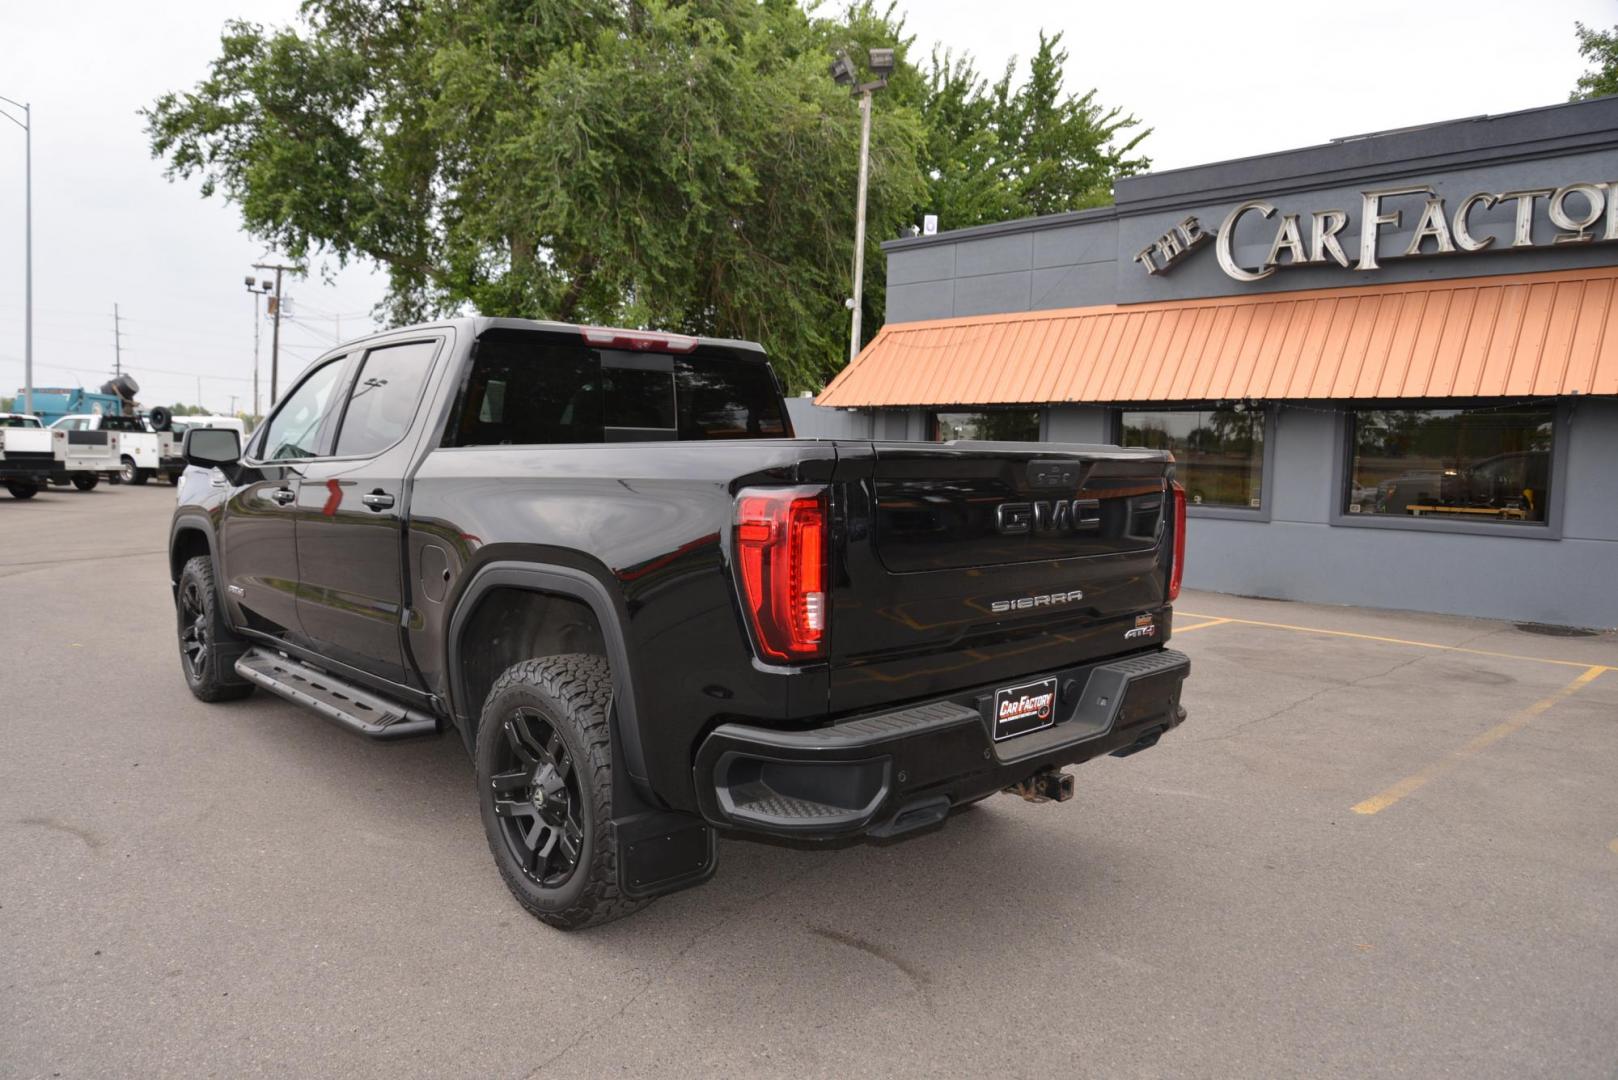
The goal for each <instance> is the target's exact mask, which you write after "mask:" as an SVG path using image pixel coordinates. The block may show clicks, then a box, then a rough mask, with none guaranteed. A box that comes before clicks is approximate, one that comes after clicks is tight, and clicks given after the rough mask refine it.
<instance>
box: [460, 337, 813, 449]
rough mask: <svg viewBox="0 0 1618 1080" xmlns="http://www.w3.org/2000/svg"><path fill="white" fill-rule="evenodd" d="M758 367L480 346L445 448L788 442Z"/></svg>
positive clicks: (614, 352)
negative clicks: (745, 441)
mask: <svg viewBox="0 0 1618 1080" xmlns="http://www.w3.org/2000/svg"><path fill="white" fill-rule="evenodd" d="M790 435H791V432H790V429H789V428H788V426H787V423H786V420H785V415H784V410H783V407H782V404H781V396H780V392H779V391H778V389H777V388H776V384H775V377H774V375H773V374H772V373H771V372H770V369H769V367H768V366H767V365H766V364H765V363H764V361H763V360H762V359H749V358H747V357H745V356H738V355H735V354H733V353H730V352H729V351H727V350H723V349H708V348H698V349H697V350H696V351H695V352H692V353H689V354H684V355H675V354H672V353H658V352H630V351H625V350H619V349H609V348H594V347H591V346H589V345H586V344H585V343H584V342H583V341H582V340H568V339H566V338H561V337H558V336H555V335H549V334H536V333H525V332H520V331H517V332H505V333H490V334H486V335H484V337H483V338H481V339H479V341H478V345H477V352H476V354H475V355H474V357H473V361H472V366H471V370H470V372H468V375H467V379H466V384H465V386H464V387H463V389H462V391H461V394H460V398H459V401H458V403H457V407H456V412H455V418H454V422H453V423H451V425H450V427H449V430H448V431H447V432H445V436H444V445H445V446H491V445H511V446H524V445H538V444H546V443H600V442H638V441H674V440H689V439H779V438H785V437H790Z"/></svg>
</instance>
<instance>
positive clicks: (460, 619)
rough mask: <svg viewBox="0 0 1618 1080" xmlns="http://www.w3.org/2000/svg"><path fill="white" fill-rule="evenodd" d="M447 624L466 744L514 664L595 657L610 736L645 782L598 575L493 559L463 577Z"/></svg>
mask: <svg viewBox="0 0 1618 1080" xmlns="http://www.w3.org/2000/svg"><path fill="white" fill-rule="evenodd" d="M448 629H449V633H448V635H447V639H446V642H445V648H446V652H447V654H448V655H447V656H446V657H445V661H446V665H445V670H446V671H448V672H449V690H450V703H451V711H452V712H453V713H454V714H455V719H456V722H457V725H458V726H459V727H460V729H461V735H462V737H463V739H465V741H466V745H467V748H468V749H469V750H470V749H472V748H473V747H474V746H475V745H476V740H477V720H478V714H479V712H480V711H481V709H482V707H483V699H484V698H485V697H487V696H488V692H489V689H490V688H491V687H492V686H493V685H494V682H495V680H497V679H498V678H499V677H500V675H501V674H502V673H504V672H505V671H506V670H507V669H508V668H509V667H511V665H513V664H517V663H521V662H522V661H525V660H531V659H540V658H543V657H545V656H550V655H563V654H577V653H584V654H588V655H597V656H601V657H604V658H605V659H606V661H607V666H608V669H609V670H610V672H611V675H612V687H613V712H614V716H613V724H612V727H613V738H614V740H615V741H616V742H617V744H618V749H619V750H620V752H621V753H622V754H623V758H624V764H625V766H626V768H627V771H628V773H629V775H630V777H631V778H632V779H635V780H639V781H644V778H645V776H646V767H645V757H644V753H643V749H642V745H641V739H640V727H639V721H638V713H637V710H636V704H635V693H634V687H633V681H632V679H631V677H630V667H629V652H628V648H627V646H626V644H625V640H624V632H623V626H622V622H621V620H620V618H619V613H618V609H617V607H616V605H615V604H614V602H613V598H612V594H611V593H610V592H608V590H607V587H606V586H605V585H603V584H602V583H601V582H600V581H599V580H598V579H597V578H596V577H594V576H593V575H591V574H589V573H587V572H585V571H583V570H579V569H576V568H574V567H570V566H555V565H543V564H533V563H519V562H496V563H491V564H489V565H487V566H485V567H484V568H482V569H481V570H480V571H478V573H477V574H476V575H475V576H474V577H473V579H472V580H471V582H470V583H468V585H467V588H466V590H465V591H464V592H463V593H462V594H461V597H460V599H459V601H458V602H457V603H456V605H455V609H454V612H453V614H452V615H451V616H450V620H449V628H448ZM491 646H492V647H491Z"/></svg>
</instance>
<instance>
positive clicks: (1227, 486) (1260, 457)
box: [1122, 404, 1264, 510]
mask: <svg viewBox="0 0 1618 1080" xmlns="http://www.w3.org/2000/svg"><path fill="white" fill-rule="evenodd" d="M1123 428H1124V431H1123V440H1122V441H1123V444H1124V445H1125V446H1145V447H1149V448H1151V449H1153V450H1169V451H1172V452H1173V454H1174V460H1175V462H1176V465H1175V467H1174V472H1175V476H1176V477H1177V478H1178V479H1179V481H1180V483H1181V485H1183V486H1184V487H1185V496H1186V498H1187V499H1188V500H1190V502H1191V503H1192V504H1193V505H1197V506H1235V507H1241V508H1243V509H1251V510H1257V509H1259V508H1260V507H1261V506H1262V505H1263V495H1264V491H1263V489H1264V410H1263V409H1262V408H1260V407H1256V406H1249V405H1245V404H1235V405H1219V406H1215V407H1214V408H1210V409H1155V410H1151V411H1140V412H1137V411H1135V410H1125V411H1124V414H1123Z"/></svg>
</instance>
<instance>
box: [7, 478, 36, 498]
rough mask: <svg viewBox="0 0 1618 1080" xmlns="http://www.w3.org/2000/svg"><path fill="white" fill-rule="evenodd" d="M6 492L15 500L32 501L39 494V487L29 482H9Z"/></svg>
mask: <svg viewBox="0 0 1618 1080" xmlns="http://www.w3.org/2000/svg"><path fill="white" fill-rule="evenodd" d="M6 490H7V491H9V492H11V497H12V498H13V499H32V498H33V497H34V496H35V495H38V494H39V485H38V484H35V483H33V482H31V481H28V480H8V481H6Z"/></svg>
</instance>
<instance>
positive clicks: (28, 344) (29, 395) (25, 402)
mask: <svg viewBox="0 0 1618 1080" xmlns="http://www.w3.org/2000/svg"><path fill="white" fill-rule="evenodd" d="M0 101H3V102H5V103H6V104H7V105H11V106H14V107H16V108H19V109H21V110H22V119H21V120H18V119H17V118H16V117H15V116H12V115H11V114H10V113H8V112H6V111H5V110H4V109H0V116H4V117H5V118H6V119H7V120H10V121H11V122H12V123H13V124H16V125H17V126H18V127H20V128H22V131H23V221H24V224H23V237H24V239H23V305H24V307H23V361H22V411H23V412H25V413H31V412H33V411H34V110H33V107H32V106H31V105H29V104H28V103H27V102H26V101H12V100H11V99H10V98H8V97H5V96H0Z"/></svg>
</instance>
